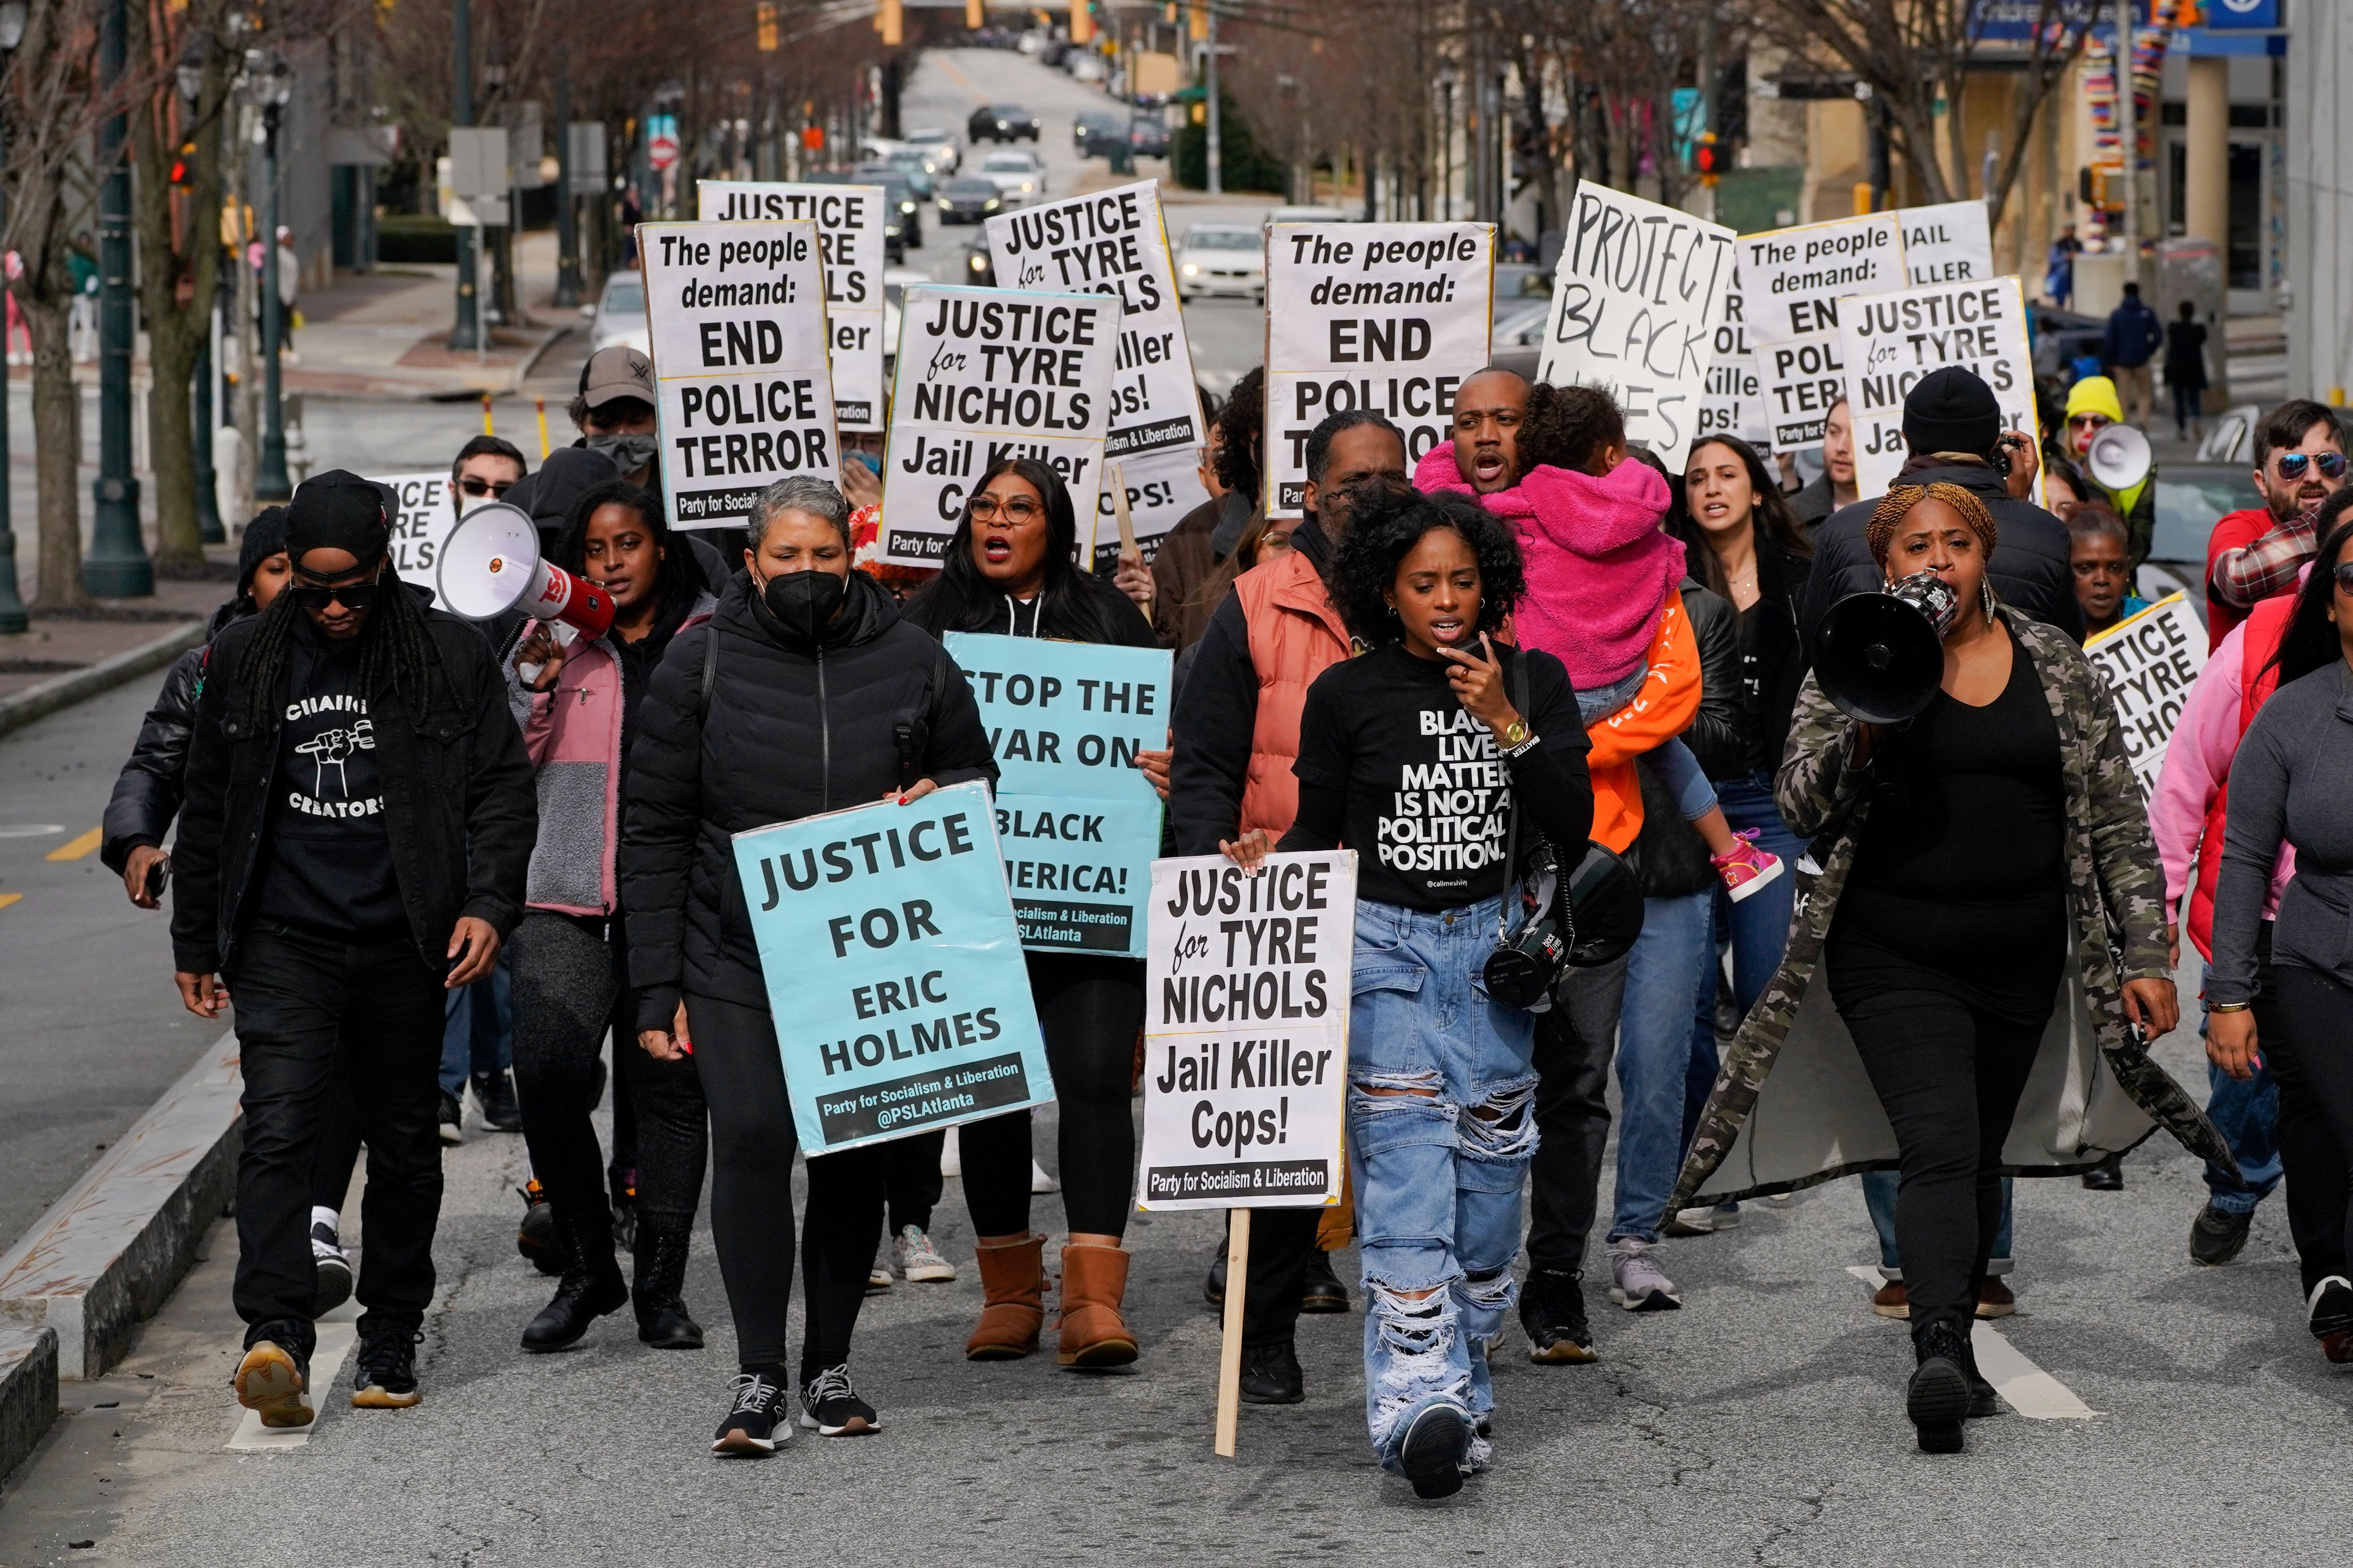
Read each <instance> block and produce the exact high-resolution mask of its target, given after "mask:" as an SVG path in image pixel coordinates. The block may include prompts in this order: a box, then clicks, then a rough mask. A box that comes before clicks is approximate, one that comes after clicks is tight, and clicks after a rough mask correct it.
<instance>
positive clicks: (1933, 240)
mask: <svg viewBox="0 0 2353 1568" xmlns="http://www.w3.org/2000/svg"><path fill="white" fill-rule="evenodd" d="M1895 216H1896V217H1897V218H1898V219H1899V220H1901V222H1902V223H1903V226H1904V273H1905V277H1906V278H1907V279H1910V280H1911V283H1912V286H1913V287H1914V288H1915V289H1921V288H1926V287H1927V286H1928V285H1930V284H1932V283H1981V282H1983V281H1985V279H1989V278H1990V277H1992V276H1993V275H1994V272H1993V229H1992V226H1990V225H1989V224H1988V223H1987V222H1986V205H1985V203H1983V202H1981V201H1969V202H1946V203H1944V204H1942V205H1937V206H1933V207H1905V208H1902V209H1900V210H1899V211H1898V212H1897V213H1896V215H1895Z"/></svg>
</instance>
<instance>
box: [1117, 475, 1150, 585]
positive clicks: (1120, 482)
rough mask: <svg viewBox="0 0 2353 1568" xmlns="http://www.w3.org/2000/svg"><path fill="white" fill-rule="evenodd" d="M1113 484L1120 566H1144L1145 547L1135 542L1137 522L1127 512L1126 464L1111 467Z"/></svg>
mask: <svg viewBox="0 0 2353 1568" xmlns="http://www.w3.org/2000/svg"><path fill="white" fill-rule="evenodd" d="M1111 482H1112V485H1113V489H1112V495H1111V505H1112V511H1113V515H1115V516H1116V517H1117V518H1118V519H1119V559H1120V564H1122V565H1126V564H1127V563H1130V562H1133V563H1135V564H1136V565H1138V566H1141V565H1143V564H1144V547H1143V546H1142V545H1140V544H1138V543H1136V542H1135V520H1134V518H1133V517H1130V516H1129V515H1128V511H1127V465H1126V464H1125V463H1113V465H1112V466H1111Z"/></svg>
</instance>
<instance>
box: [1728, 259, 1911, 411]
mask: <svg viewBox="0 0 2353 1568" xmlns="http://www.w3.org/2000/svg"><path fill="white" fill-rule="evenodd" d="M1740 280H1741V300H1742V304H1743V306H1744V307H1745V313H1746V317H1747V322H1748V337H1749V341H1750V342H1753V343H1754V344H1755V345H1756V348H1757V380H1758V384H1759V392H1760V395H1762V397H1763V400H1764V404H1765V421H1764V424H1765V428H1766V430H1767V432H1768V433H1769V438H1770V440H1771V443H1772V446H1773V448H1774V449H1775V450H1776V451H1790V450H1794V449H1795V448H1797V447H1807V446H1811V445H1813V444H1814V443H1815V442H1818V441H1820V439H1821V438H1822V423H1823V421H1824V420H1826V419H1827V418H1829V417H1830V411H1831V405H1833V404H1835V403H1837V402H1838V400H1839V399H1840V398H1841V397H1843V396H1844V395H1846V365H1845V362H1844V361H1843V360H1842V359H1841V355H1840V342H1839V303H1838V302H1839V301H1840V300H1842V299H1844V298H1845V297H1846V296H1847V295H1850V294H1875V293H1879V292H1882V291H1883V290H1885V289H1896V288H1901V287H1902V286H1903V284H1904V281H1905V277H1904V237H1903V231H1902V227H1901V225H1900V223H1899V221H1898V218H1897V215H1895V214H1894V213H1871V214H1867V215H1865V216H1862V217H1851V218H1839V219H1836V220H1834V221H1832V222H1830V223H1814V224H1802V225H1800V226H1798V227H1796V228H1777V229H1768V230H1767V231H1766V232H1765V233H1763V234H1751V235H1744V236H1742V237H1741V239H1740Z"/></svg>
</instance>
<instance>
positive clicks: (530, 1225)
mask: <svg viewBox="0 0 2353 1568" xmlns="http://www.w3.org/2000/svg"><path fill="white" fill-rule="evenodd" d="M515 1195H516V1196H517V1197H519V1198H521V1199H522V1224H521V1225H519V1226H516V1227H515V1250H516V1251H517V1252H519V1253H521V1254H522V1256H523V1257H524V1258H528V1259H530V1261H531V1266H532V1267H533V1268H536V1269H538V1270H539V1271H540V1272H541V1273H542V1274H561V1273H563V1272H564V1244H563V1242H562V1241H561V1240H560V1239H559V1238H558V1237H557V1236H556V1234H555V1211H554V1209H553V1208H550V1207H549V1206H548V1203H547V1189H545V1188H544V1187H542V1186H541V1185H540V1184H539V1178H538V1177H536V1176H534V1177H533V1178H532V1179H531V1181H530V1182H529V1183H528V1184H525V1185H523V1186H520V1187H517V1188H516V1189H515Z"/></svg>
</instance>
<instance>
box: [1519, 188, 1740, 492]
mask: <svg viewBox="0 0 2353 1568" xmlns="http://www.w3.org/2000/svg"><path fill="white" fill-rule="evenodd" d="M1733 239H1734V235H1733V231H1732V230H1731V229H1729V228H1726V227H1725V226H1723V225H1722V224H1714V223H1707V222H1704V221H1702V220H1701V219H1699V218H1695V217H1694V216H1692V215H1691V214H1689V213H1687V212H1683V211H1682V210H1681V209H1679V208H1676V207H1668V206H1661V205H1659V204H1658V203H1656V202H1646V201H1644V200H1643V199H1642V198H1641V197H1640V196H1630V195H1626V194H1625V193H1624V192H1622V191H1613V190H1611V189H1609V187H1608V186H1607V185H1596V184H1579V185H1578V186H1577V199H1576V201H1575V202H1574V203H1573V204H1572V205H1571V206H1570V210H1569V215H1568V225H1567V237H1566V238H1565V239H1564V241H1563V243H1562V245H1561V249H1560V264H1559V265H1558V266H1557V267H1556V268H1554V270H1553V288H1552V309H1551V311H1550V312H1549V313H1548V314H1547V316H1546V320H1545V344H1544V353H1543V356H1542V357H1541V358H1540V359H1539V360H1538V361H1537V363H1536V379H1537V380H1538V381H1542V382H1546V383H1549V384H1552V385H1554V386H1577V385H1583V386H1598V387H1599V388H1601V389H1602V390H1604V391H1606V392H1608V393H1609V395H1611V396H1613V397H1615V398H1616V399H1617V400H1618V406H1619V407H1620V408H1621V409H1623V410H1624V411H1625V414H1626V436H1627V438H1628V439H1629V440H1630V441H1634V442H1637V443H1640V444H1641V445H1642V446H1645V447H1649V448H1650V449H1651V454H1652V455H1653V456H1655V457H1656V458H1658V459H1659V460H1660V461H1661V462H1662V463H1664V464H1666V466H1667V468H1668V469H1669V470H1670V471H1674V470H1677V469H1680V468H1682V467H1683V455H1684V454H1685V453H1686V452H1688V451H1689V450H1690V449H1691V444H1692V440H1693V438H1694V437H1695V436H1697V435H1698V434H1699V431H1700V422H1701V407H1700V405H1701V402H1702V399H1703V398H1704V396H1705V395H1706V391H1707V377H1708V366H1709V362H1710V361H1711V359H1712V358H1713V357H1714V354H1715V329H1716V326H1717V323H1719V322H1720V321H1723V320H1724V301H1725V291H1726V290H1727V289H1729V288H1730V287H1731V282H1732V265H1733V255H1732V246H1733Z"/></svg>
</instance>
